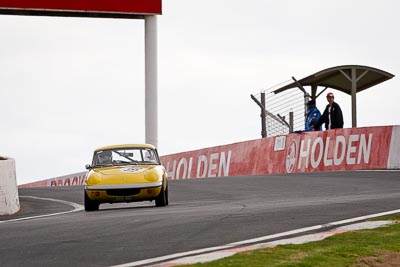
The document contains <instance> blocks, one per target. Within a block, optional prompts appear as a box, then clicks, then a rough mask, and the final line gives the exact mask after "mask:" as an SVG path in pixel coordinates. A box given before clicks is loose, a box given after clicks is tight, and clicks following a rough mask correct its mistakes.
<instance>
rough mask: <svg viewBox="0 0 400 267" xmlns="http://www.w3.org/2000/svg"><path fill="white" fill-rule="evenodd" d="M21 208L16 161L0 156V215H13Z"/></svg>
mask: <svg viewBox="0 0 400 267" xmlns="http://www.w3.org/2000/svg"><path fill="white" fill-rule="evenodd" d="M19 209H20V205H19V197H18V188H17V178H16V172H15V161H14V159H12V158H7V157H2V156H0V215H11V214H14V213H16V212H18V211H19Z"/></svg>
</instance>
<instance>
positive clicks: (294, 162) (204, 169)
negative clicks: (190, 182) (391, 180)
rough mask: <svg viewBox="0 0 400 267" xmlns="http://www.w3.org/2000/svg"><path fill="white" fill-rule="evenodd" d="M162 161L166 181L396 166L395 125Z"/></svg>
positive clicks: (399, 159)
mask: <svg viewBox="0 0 400 267" xmlns="http://www.w3.org/2000/svg"><path fill="white" fill-rule="evenodd" d="M161 159H162V161H163V163H164V165H165V166H166V169H167V172H168V175H169V179H191V178H207V177H220V176H241V175H262V174H285V173H304V172H317V171H338V170H340V171H344V170H373V169H400V126H382V127H364V128H349V129H335V130H329V131H314V132H302V133H293V134H289V135H282V136H275V137H270V138H263V139H257V140H253V141H246V142H240V143H236V144H230V145H223V146H218V147H212V148H205V149H200V150H196V151H190V152H184V153H178V154H173V155H168V156H163V157H161Z"/></svg>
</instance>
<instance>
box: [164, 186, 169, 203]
mask: <svg viewBox="0 0 400 267" xmlns="http://www.w3.org/2000/svg"><path fill="white" fill-rule="evenodd" d="M165 198H166V202H165V204H166V205H169V200H168V185H167V189H166V190H165Z"/></svg>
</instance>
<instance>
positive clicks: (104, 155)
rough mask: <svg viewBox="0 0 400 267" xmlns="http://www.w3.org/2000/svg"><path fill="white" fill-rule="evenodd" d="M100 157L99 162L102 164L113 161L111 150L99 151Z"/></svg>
mask: <svg viewBox="0 0 400 267" xmlns="http://www.w3.org/2000/svg"><path fill="white" fill-rule="evenodd" d="M98 158H99V163H101V164H105V163H111V161H112V155H111V150H105V151H101V152H99V155H98Z"/></svg>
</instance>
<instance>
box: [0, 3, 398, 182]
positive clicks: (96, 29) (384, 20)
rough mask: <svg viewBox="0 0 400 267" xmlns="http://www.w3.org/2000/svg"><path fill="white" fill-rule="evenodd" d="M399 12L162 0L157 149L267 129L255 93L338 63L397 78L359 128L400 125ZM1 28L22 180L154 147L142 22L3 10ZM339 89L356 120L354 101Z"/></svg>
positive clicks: (9, 120) (383, 87)
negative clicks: (147, 114)
mask: <svg viewBox="0 0 400 267" xmlns="http://www.w3.org/2000/svg"><path fill="white" fill-rule="evenodd" d="M399 10H400V2H399V1H396V0H375V1H371V0H369V1H368V0H352V1H348V0H336V1H320V0H303V1H297V0H280V1H273V0H251V1H243V0H240V1H239V0H165V1H163V15H161V16H158V74H159V76H158V102H159V117H158V118H159V124H158V128H159V132H158V147H159V153H160V154H161V155H167V154H173V153H177V152H183V151H190V150H196V149H200V148H205V147H212V146H217V145H224V144H230V143H235V142H240V141H247V140H253V139H257V138H260V132H261V129H260V110H259V107H258V106H257V105H256V104H255V103H254V102H253V100H252V99H251V98H250V94H257V93H259V92H260V91H261V90H265V89H268V88H270V87H271V86H274V85H276V84H279V83H281V82H283V81H287V80H290V79H291V77H292V76H294V77H296V78H297V79H301V78H304V77H306V76H308V75H311V74H313V73H315V72H318V71H320V70H323V69H325V68H330V67H334V66H338V65H348V64H349V65H352V64H355V65H366V66H371V67H375V68H379V69H382V70H384V71H387V72H390V73H392V74H394V75H396V77H394V78H393V79H391V80H389V81H386V82H384V83H382V84H380V85H378V86H375V87H373V88H370V89H368V90H366V91H363V92H361V93H359V94H357V100H358V109H357V113H358V126H359V127H364V126H380V125H399V124H400V105H399V99H400V77H399V76H400V34H399V28H398V25H400V16H399ZM0 32H1V42H0V108H1V112H0V122H1V123H0V155H2V156H7V157H12V158H14V159H15V161H16V166H17V182H18V184H24V183H27V182H32V181H38V180H43V179H48V178H53V177H58V176H63V175H67V174H71V173H77V172H82V171H85V169H84V165H85V164H86V163H90V162H91V156H92V153H93V150H94V149H95V148H97V147H100V146H104V145H110V144H120V143H143V142H145V121H144V21H143V20H127V19H94V18H57V17H25V16H6V15H0ZM333 92H334V93H335V95H336V99H335V100H336V102H338V103H339V104H340V105H341V107H342V110H343V112H344V118H345V127H351V106H350V96H348V95H344V94H341V93H338V92H336V91H333ZM325 105H326V100H325V98H324V97H321V99H320V100H319V101H318V102H317V106H318V107H319V108H320V109H321V110H323V109H324V107H325Z"/></svg>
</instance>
